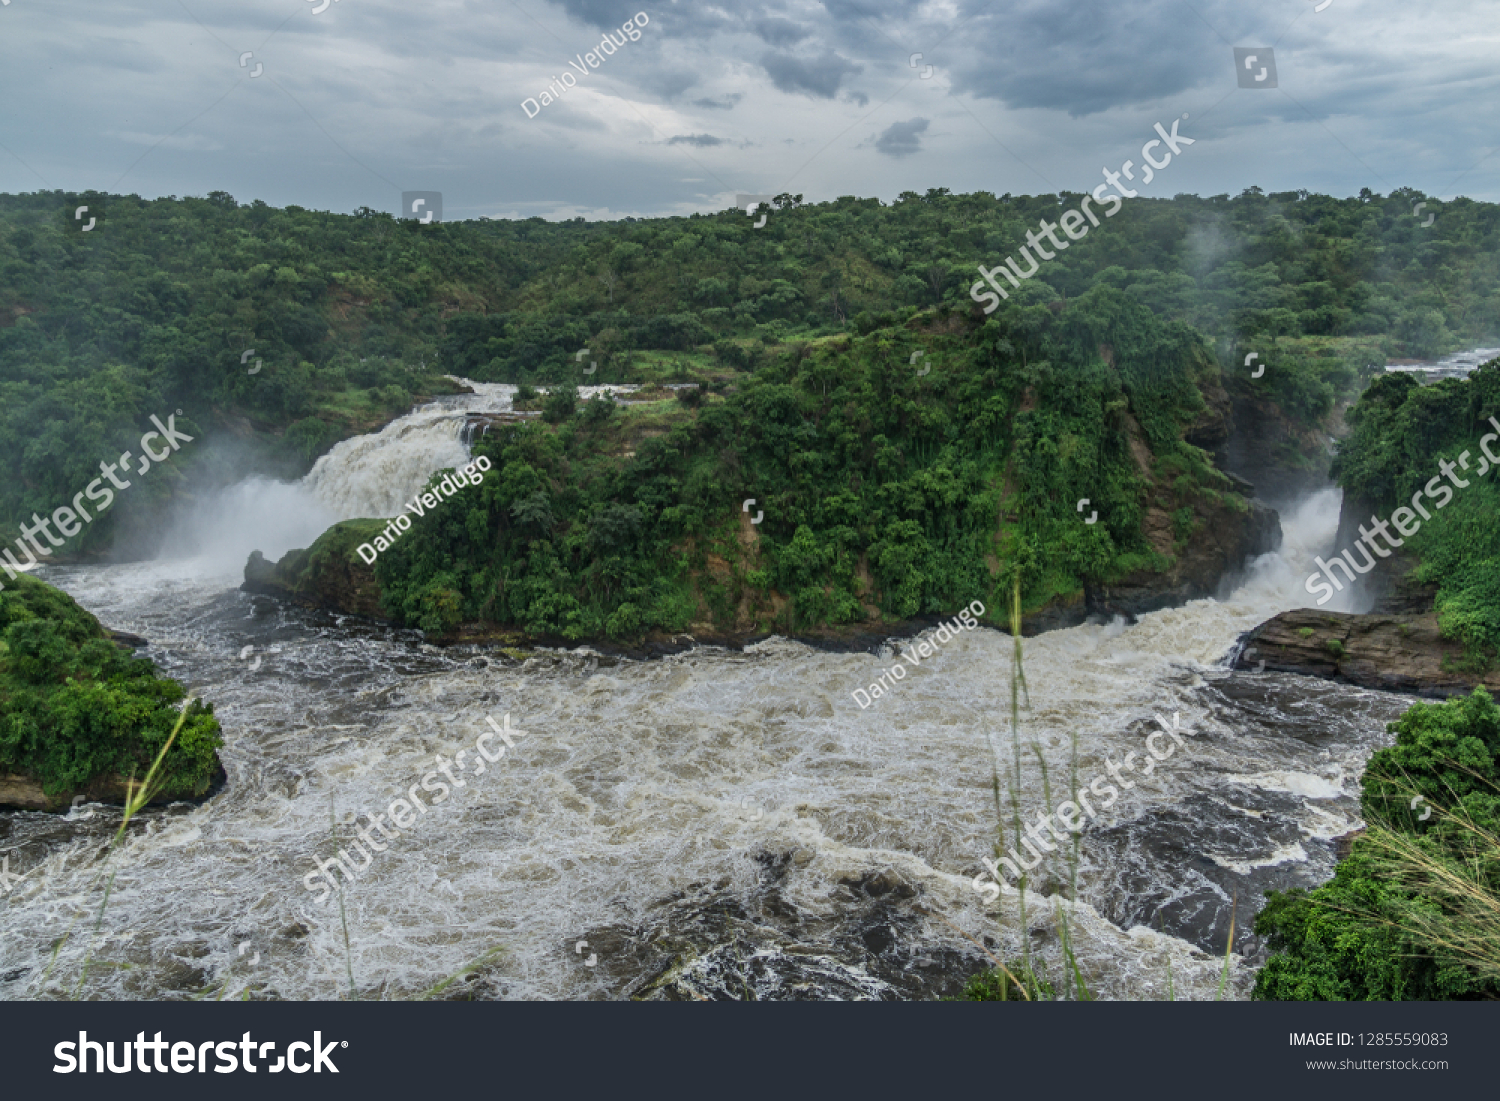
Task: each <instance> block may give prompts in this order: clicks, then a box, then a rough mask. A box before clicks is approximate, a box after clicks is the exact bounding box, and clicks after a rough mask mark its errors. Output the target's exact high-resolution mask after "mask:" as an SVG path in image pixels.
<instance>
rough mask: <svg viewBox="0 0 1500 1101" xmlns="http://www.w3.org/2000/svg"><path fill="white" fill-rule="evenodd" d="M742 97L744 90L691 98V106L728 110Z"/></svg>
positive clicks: (743, 96)
mask: <svg viewBox="0 0 1500 1101" xmlns="http://www.w3.org/2000/svg"><path fill="white" fill-rule="evenodd" d="M744 98H745V93H744V92H731V93H730V94H729V95H725V96H718V97H716V98H709V99H695V100H693V106H694V107H706V108H708V109H709V110H711V111H728V110H730V109H732V108H733V107H734V105H735V104H736V103H738V102H739V101H740V100H742V99H744Z"/></svg>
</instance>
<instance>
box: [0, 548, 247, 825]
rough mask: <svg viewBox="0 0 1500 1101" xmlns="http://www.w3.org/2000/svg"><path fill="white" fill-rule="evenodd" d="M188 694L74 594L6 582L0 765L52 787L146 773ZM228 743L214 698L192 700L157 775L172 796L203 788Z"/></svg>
mask: <svg viewBox="0 0 1500 1101" xmlns="http://www.w3.org/2000/svg"><path fill="white" fill-rule="evenodd" d="M185 695H186V693H185V692H184V691H183V689H182V686H181V685H179V684H178V683H177V682H176V681H172V680H167V679H165V678H161V677H158V676H157V675H156V666H155V665H154V664H153V663H152V662H150V661H149V660H147V659H145V658H136V657H132V656H131V655H130V654H129V653H127V652H125V651H123V650H122V649H121V648H120V647H119V646H117V645H116V644H115V643H114V642H113V641H111V640H110V637H109V634H108V632H106V631H105V630H104V628H103V627H101V626H100V625H99V621H98V620H96V619H95V618H94V617H93V616H91V615H89V613H88V612H86V611H84V610H83V609H82V608H80V607H78V605H77V604H75V603H74V602H73V599H72V598H71V597H69V596H67V595H65V594H63V593H61V592H58V591H57V590H56V589H53V588H50V587H49V586H47V585H44V584H42V583H41V582H40V581H35V580H33V579H32V578H29V577H24V576H23V577H20V578H18V579H17V580H16V581H13V582H10V583H8V584H7V585H6V588H5V591H4V592H0V772H9V773H14V774H19V775H23V776H29V777H31V778H33V779H36V780H38V781H40V782H41V784H42V787H43V790H44V791H45V792H46V793H47V794H48V795H49V796H50V795H56V794H58V793H59V792H63V791H67V790H69V789H73V788H81V787H83V786H85V785H86V784H88V783H89V781H91V780H93V779H95V778H96V777H99V776H102V775H110V774H114V775H118V776H120V777H122V778H125V779H129V778H131V777H134V778H135V779H137V780H140V779H142V778H144V776H145V775H146V773H147V771H148V770H149V769H150V767H151V764H152V762H153V761H154V760H156V757H157V755H158V753H160V751H161V749H162V747H163V746H164V745H166V744H167V740H168V738H169V737H170V736H171V734H172V730H173V727H174V725H176V724H177V722H178V720H179V719H182V718H183V710H184V709H183V706H182V700H183V697H184V696H185ZM222 744H223V739H222V738H220V736H219V723H218V720H217V719H215V718H214V715H213V705H212V704H207V705H205V704H203V703H202V702H201V701H198V700H194V701H192V702H191V703H190V704H188V705H187V708H186V718H185V721H184V722H183V725H182V729H181V730H180V731H179V732H178V734H177V739H176V741H175V742H174V743H173V745H172V747H171V750H170V751H169V752H168V753H167V755H166V757H165V758H164V759H163V761H162V763H161V766H160V768H159V769H158V771H157V775H156V776H155V777H154V778H153V783H155V782H156V781H159V782H160V783H161V785H162V787H161V791H162V794H163V795H164V796H166V797H169V798H170V797H188V796H196V795H202V794H203V793H204V792H205V791H207V790H208V786H209V784H210V783H211V782H212V780H213V776H214V772H215V770H216V769H217V767H218V756H217V754H216V753H215V750H216V749H217V748H218V747H219V746H220V745H222Z"/></svg>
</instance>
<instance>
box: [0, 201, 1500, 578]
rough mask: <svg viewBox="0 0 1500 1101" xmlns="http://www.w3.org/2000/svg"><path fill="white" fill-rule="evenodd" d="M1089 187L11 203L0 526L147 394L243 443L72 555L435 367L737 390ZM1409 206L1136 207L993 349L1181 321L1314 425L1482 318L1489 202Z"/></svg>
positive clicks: (385, 409) (1494, 315)
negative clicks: (581, 357) (601, 212)
mask: <svg viewBox="0 0 1500 1101" xmlns="http://www.w3.org/2000/svg"><path fill="white" fill-rule="evenodd" d="M1079 197H1080V196H1077V195H1073V194H1070V193H1063V194H1060V195H1039V196H1012V195H1003V196H999V197H996V196H993V195H989V194H983V193H979V194H971V195H952V194H949V193H948V192H947V191H946V189H942V188H937V189H933V190H930V191H929V192H928V193H927V194H925V195H917V194H916V193H913V192H907V193H905V194H903V195H902V196H901V197H900V198H899V199H898V200H897V201H895V202H894V203H891V204H883V203H881V202H880V201H879V200H877V199H860V198H856V197H853V196H846V197H842V198H839V199H836V200H833V201H831V202H824V203H803V202H802V201H801V197H800V196H794V195H782V196H778V197H777V199H776V200H775V201H774V202H773V204H772V205H773V207H774V209H773V210H771V211H770V212H769V215H768V217H767V221H766V224H765V226H764V227H762V228H760V229H755V228H754V222H753V221H752V220H751V219H749V218H747V217H746V216H745V214H744V212H743V211H738V210H735V211H726V212H722V213H718V214H711V215H694V216H692V217H686V218H681V217H679V218H660V219H649V220H635V219H629V218H627V219H624V220H622V221H616V222H608V223H602V222H593V223H589V222H584V221H583V220H581V219H576V220H574V221H571V222H556V223H554V222H546V221H543V220H541V219H531V220H527V221H477V222H476V221H469V222H458V223H438V224H432V225H425V226H424V225H419V224H417V223H415V222H411V221H397V220H395V219H393V218H391V217H390V216H389V215H387V214H383V213H378V212H375V211H372V210H369V209H368V208H362V209H361V210H359V211H357V212H355V213H354V214H353V215H343V214H334V213H328V212H318V211H310V210H306V209H302V208H299V207H295V206H291V207H287V208H285V209H276V208H272V207H269V206H267V205H266V204H264V203H261V202H258V201H257V202H252V203H248V204H240V203H238V202H236V201H235V200H234V198H233V197H231V196H230V195H228V194H225V193H223V192H214V193H211V194H210V195H208V196H207V197H206V198H181V199H179V198H175V197H169V198H164V199H157V200H151V201H148V200H143V199H141V198H139V197H138V196H120V195H103V194H99V193H95V192H89V193H83V194H65V193H62V192H36V193H31V194H24V195H7V196H0V387H3V391H0V392H3V397H4V401H3V404H0V409H3V413H0V416H3V421H0V457H3V461H4V462H5V464H6V467H7V469H8V470H10V471H11V472H12V477H11V478H10V479H8V480H7V481H6V482H5V484H4V485H3V486H0V520H4V521H5V522H6V523H7V524H10V525H13V524H15V523H16V522H18V521H19V520H22V519H24V518H26V517H29V516H30V515H31V513H32V512H34V511H35V512H46V511H50V510H51V509H53V508H55V507H57V505H58V504H59V503H62V502H65V501H67V500H69V499H71V498H72V496H73V495H74V494H75V493H77V492H78V491H79V490H80V489H82V488H83V486H84V485H86V484H87V483H88V482H89V481H90V480H91V479H93V478H94V477H97V474H98V464H99V462H100V461H101V460H105V459H109V458H112V457H113V456H116V455H118V454H120V452H121V451H122V450H124V449H127V448H130V447H131V446H132V445H133V443H134V441H136V440H137V439H138V438H139V436H140V434H141V432H142V431H144V430H145V429H146V427H147V425H146V421H147V418H148V417H149V416H150V415H152V414H165V413H167V412H169V411H171V410H173V409H177V408H180V409H182V410H183V412H182V414H181V416H180V417H179V424H181V425H183V426H185V431H187V432H188V433H190V434H193V435H195V436H197V435H199V433H203V434H204V435H205V436H207V437H209V438H211V439H214V440H232V441H234V442H235V443H236V444H237V445H238V446H239V448H240V450H239V451H238V452H236V454H235V457H234V458H233V459H232V460H231V459H230V458H228V457H226V453H225V451H224V450H223V449H216V448H209V447H196V446H195V447H194V448H191V449H189V450H186V451H184V452H183V453H182V454H180V455H178V456H177V457H176V459H175V460H174V462H173V463H172V464H171V466H170V468H169V469H168V470H166V471H164V472H163V477H161V478H159V479H152V480H151V481H150V482H148V483H145V484H143V485H142V486H141V488H140V489H139V490H136V491H132V493H131V495H130V496H129V498H127V499H122V501H121V502H120V503H119V504H118V505H117V507H116V508H114V509H111V510H110V512H108V513H106V514H105V515H103V516H102V517H100V521H99V522H96V523H94V524H92V525H90V526H88V527H87V528H86V529H85V530H84V531H83V532H82V533H81V534H80V535H79V536H78V537H77V538H76V541H75V542H74V543H73V544H70V546H69V547H68V548H66V551H65V552H64V553H85V554H90V553H101V552H104V551H107V550H108V549H109V547H110V546H111V545H112V543H113V542H114V541H115V539H116V536H117V534H118V532H117V529H118V528H119V527H120V525H121V523H122V522H123V523H127V524H128V523H129V521H130V518H131V516H132V515H136V516H145V515H147V514H148V513H149V512H150V511H151V510H152V509H153V508H156V507H158V506H160V505H161V504H162V503H163V502H165V501H167V500H170V499H172V498H173V497H174V496H177V495H180V494H182V493H184V492H189V491H190V490H191V488H192V487H193V486H195V485H209V486H211V485H222V484H224V483H226V482H228V481H230V480H231V479H235V478H238V477H242V476H243V475H244V474H245V473H246V472H247V469H248V470H256V471H261V472H264V473H268V474H273V475H276V476H280V477H295V476H298V475H300V474H301V473H303V472H304V471H305V470H306V469H307V468H308V467H309V466H310V464H311V463H312V461H313V460H314V459H315V458H316V457H317V456H318V455H319V454H321V453H322V452H323V451H325V450H326V449H327V448H328V447H330V446H332V444H333V443H335V442H337V441H338V440H339V439H343V438H346V437H348V436H350V435H354V434H357V433H360V432H365V431H369V430H370V429H371V428H373V427H375V426H377V425H379V424H380V423H383V422H384V421H385V420H388V419H389V418H390V417H392V416H394V415H396V414H398V413H400V412H403V411H405V410H406V409H407V408H409V407H410V405H411V403H412V402H413V401H414V400H416V399H417V398H418V397H420V396H421V395H425V394H431V393H435V392H439V391H440V390H442V389H443V388H444V385H445V384H444V382H443V380H442V378H441V375H442V374H446V373H455V374H460V375H465V376H467V377H472V378H474V379H477V380H480V381H509V382H533V383H561V382H567V381H575V382H576V381H582V380H583V378H584V376H583V375H582V374H581V370H582V365H581V364H580V363H579V361H578V360H577V358H576V355H577V353H578V352H579V351H580V350H581V349H582V348H584V347H587V348H588V349H589V350H590V353H591V355H590V357H589V358H590V360H591V361H592V362H597V363H598V369H597V373H596V374H594V375H593V376H591V377H590V378H589V381H592V382H602V381H626V380H629V381H643V380H649V379H650V378H652V377H660V378H675V379H679V380H683V381H687V380H693V379H697V380H700V381H709V380H711V379H717V380H719V381H721V382H722V381H725V380H731V382H732V380H737V379H744V378H747V377H748V376H750V375H753V374H756V373H757V372H758V371H760V370H761V369H762V368H769V369H770V370H771V371H772V372H773V373H774V372H775V371H776V370H778V369H780V368H778V367H777V364H780V363H783V362H785V361H786V360H787V359H788V358H789V357H790V356H794V355H795V356H801V354H802V349H804V348H806V347H808V346H810V345H812V344H814V343H815V342H817V341H820V340H824V339H826V338H830V337H835V336H844V337H851V338H852V337H868V336H870V335H871V334H873V333H876V332H877V331H883V332H886V333H888V336H887V338H886V339H888V340H897V339H899V337H898V336H897V335H895V334H897V333H899V332H901V331H904V330H905V328H906V327H907V326H908V324H909V323H910V322H911V321H912V320H913V319H914V318H928V317H931V316H936V317H938V318H940V319H941V318H945V317H948V316H951V315H959V316H965V317H967V316H969V315H970V314H971V313H972V312H974V311H975V306H974V303H973V302H972V301H970V299H969V287H970V285H971V284H972V283H973V281H974V278H975V271H976V268H977V266H978V265H979V264H980V263H985V264H993V263H995V262H997V261H998V260H999V259H1000V258H1001V257H1002V256H1004V255H1005V254H1006V253H1007V252H1009V251H1011V250H1013V249H1014V248H1015V246H1016V244H1017V243H1018V242H1019V241H1020V240H1022V235H1023V233H1024V231H1025V230H1026V229H1028V228H1030V227H1032V226H1034V225H1035V223H1036V222H1037V221H1038V220H1039V219H1040V218H1042V217H1045V216H1048V215H1052V216H1054V217H1055V215H1056V214H1057V212H1058V211H1059V210H1061V209H1062V208H1064V207H1065V206H1068V205H1071V204H1074V203H1075V202H1076V201H1077V200H1078V198H1079ZM1421 198H1424V197H1423V196H1421V195H1420V194H1419V193H1417V192H1415V191H1409V190H1405V189H1400V190H1397V191H1394V192H1392V193H1391V194H1390V195H1388V196H1379V195H1375V194H1372V193H1370V192H1368V191H1366V192H1361V194H1360V195H1359V196H1358V197H1353V198H1347V199H1336V198H1331V197H1328V196H1321V195H1310V194H1308V193H1307V192H1286V193H1277V194H1270V195H1267V194H1263V193H1262V192H1261V191H1260V190H1259V189H1257V188H1250V189H1248V190H1246V191H1245V192H1243V193H1242V194H1240V195H1239V196H1236V197H1230V196H1228V195H1219V196H1212V197H1208V198H1199V197H1196V196H1191V195H1179V196H1177V197H1175V198H1173V199H1160V200H1158V199H1145V198H1141V199H1135V200H1132V201H1131V202H1129V203H1127V204H1126V205H1125V207H1124V208H1123V209H1122V211H1121V212H1120V214H1119V215H1118V216H1117V217H1115V218H1113V219H1110V220H1108V221H1106V222H1105V223H1104V224H1103V225H1102V226H1101V227H1100V229H1098V230H1097V231H1095V232H1093V233H1091V234H1090V235H1089V236H1088V237H1087V238H1086V239H1085V240H1083V241H1081V242H1078V243H1077V244H1075V246H1074V247H1073V248H1071V249H1069V250H1068V251H1067V252H1066V253H1063V254H1061V255H1059V256H1058V258H1057V259H1056V260H1053V261H1050V262H1048V263H1047V264H1045V265H1044V267H1043V269H1042V271H1041V272H1040V274H1039V275H1038V277H1037V278H1036V279H1033V280H1031V281H1030V282H1029V283H1028V284H1027V291H1026V294H1024V295H1017V296H1015V297H1013V298H1012V300H1011V301H1010V302H1009V303H1007V304H1006V307H1005V309H1004V310H1002V311H1001V312H1000V313H999V314H998V315H997V316H996V317H995V318H993V319H992V320H994V321H995V322H996V324H997V326H998V327H999V328H1000V330H1001V331H1003V332H1004V333H1007V334H1012V335H1009V336H1004V337H995V336H991V337H986V338H984V340H988V341H990V342H991V344H992V345H993V341H994V340H998V339H1005V340H1008V341H1009V342H1010V344H1011V345H1012V346H1013V347H1015V348H1016V349H1018V350H1017V353H1016V354H1017V356H1018V357H1021V358H1024V359H1025V362H1026V363H1027V364H1032V363H1033V362H1034V360H1033V359H1032V358H1031V355H1030V353H1029V352H1025V351H1022V350H1021V349H1022V347H1023V345H1026V346H1029V347H1033V348H1036V347H1040V346H1041V345H1042V344H1043V343H1045V342H1046V340H1047V339H1051V338H1050V337H1044V336H1043V334H1042V333H1041V329H1042V328H1043V327H1045V326H1044V319H1043V318H1042V317H1041V313H1042V311H1048V312H1050V313H1051V314H1052V315H1053V316H1054V317H1055V319H1056V321H1057V323H1058V325H1059V326H1061V327H1062V328H1069V329H1072V330H1073V331H1075V333H1076V332H1082V331H1084V330H1085V329H1090V328H1091V327H1092V328H1097V327H1098V319H1097V317H1090V318H1086V319H1083V320H1080V321H1079V322H1077V323H1074V322H1073V321H1072V315H1073V312H1074V310H1075V308H1076V309H1078V310H1079V311H1081V312H1082V313H1084V314H1097V312H1098V308H1099V304H1100V303H1102V302H1105V301H1106V300H1108V301H1112V302H1119V303H1123V302H1129V303H1131V304H1132V305H1138V306H1139V307H1142V308H1143V310H1144V311H1145V312H1146V313H1149V315H1150V316H1151V318H1152V319H1153V320H1152V321H1151V322H1150V324H1152V325H1159V326H1162V327H1163V329H1162V331H1163V332H1166V331H1167V330H1168V328H1169V327H1171V326H1177V327H1178V328H1176V329H1172V330H1171V331H1173V332H1176V333H1186V332H1191V333H1193V334H1196V335H1195V339H1196V340H1197V341H1198V342H1199V343H1200V345H1201V348H1202V349H1203V353H1204V354H1206V356H1207V359H1208V362H1210V363H1212V364H1213V365H1214V366H1215V368H1216V369H1217V370H1221V371H1226V372H1228V374H1227V375H1226V377H1227V378H1229V379H1230V380H1231V381H1232V382H1233V383H1234V384H1236V385H1239V384H1244V383H1246V381H1247V380H1245V379H1244V378H1242V377H1241V374H1242V373H1243V372H1240V373H1236V367H1237V365H1238V364H1239V363H1240V361H1241V359H1242V358H1243V355H1244V353H1245V351H1246V350H1248V349H1250V348H1251V347H1253V348H1254V349H1255V350H1256V351H1258V352H1259V353H1260V360H1259V362H1260V363H1262V364H1265V365H1267V371H1266V374H1265V376H1264V377H1263V378H1262V379H1260V380H1259V385H1261V386H1263V387H1264V388H1265V390H1266V392H1267V393H1268V394H1269V395H1270V396H1272V397H1273V398H1274V400H1276V401H1277V402H1278V403H1279V404H1280V405H1281V406H1282V408H1284V409H1285V410H1286V411H1287V413H1288V414H1289V415H1290V416H1293V417H1298V418H1302V419H1304V420H1306V421H1308V422H1309V423H1313V422H1316V421H1318V420H1319V419H1320V418H1322V417H1324V416H1326V415H1327V414H1328V412H1329V411H1330V410H1331V409H1332V408H1333V406H1334V403H1335V402H1336V401H1337V400H1338V399H1339V398H1340V397H1341V396H1344V395H1347V394H1349V393H1351V392H1353V390H1354V389H1355V388H1357V386H1358V385H1359V380H1360V373H1361V371H1363V370H1365V369H1366V368H1367V365H1368V364H1370V363H1372V362H1379V361H1380V357H1381V356H1382V355H1397V356H1401V355H1405V356H1417V357H1419V356H1432V355H1436V354H1438V353H1441V352H1443V351H1446V350H1449V349H1451V348H1454V347H1457V346H1460V345H1463V344H1467V343H1472V342H1475V341H1477V340H1479V339H1482V338H1484V337H1486V336H1490V335H1492V334H1494V333H1495V332H1496V331H1497V330H1500V272H1497V263H1500V261H1497V256H1500V249H1497V247H1496V246H1497V237H1496V230H1497V225H1500V207H1496V206H1495V205H1494V204H1487V203H1479V202H1472V201H1469V200H1464V199H1458V200H1454V201H1452V202H1449V203H1445V204H1442V206H1441V211H1440V214H1439V216H1438V217H1437V218H1436V220H1435V221H1434V223H1433V224H1432V225H1431V226H1425V227H1424V226H1423V225H1422V224H1421V223H1420V222H1419V221H1418V220H1417V219H1416V218H1415V217H1413V216H1412V207H1413V204H1414V202H1415V201H1417V200H1418V199H1421ZM84 203H87V204H88V205H89V207H90V211H91V216H92V215H97V216H98V223H97V225H96V226H95V227H94V229H93V230H92V231H90V232H89V233H86V234H85V233H83V232H81V231H80V227H79V223H78V222H77V221H76V220H75V219H74V217H73V213H74V211H75V209H76V207H77V205H80V204H84ZM1111 292H1112V293H1113V294H1114V295H1115V297H1114V298H1113V299H1109V298H1108V294H1109V293H1111ZM1075 304H1077V305H1076V306H1075ZM1110 308H1111V309H1113V308H1115V307H1114V306H1111V307H1110ZM1120 308H1121V309H1123V308H1124V307H1123V306H1121V307H1120ZM918 324H919V325H928V327H931V325H930V323H929V322H927V321H923V320H919V321H918ZM1132 324H1135V323H1132ZM1140 324H1141V325H1144V324H1146V323H1145V322H1141V323H1140ZM1174 339H1175V338H1174ZM1028 342H1029V345H1028ZM1075 343H1076V342H1075ZM252 350H253V355H251V354H249V353H251V351H252ZM1075 352H1076V354H1077V355H1078V356H1080V357H1082V359H1083V360H1086V359H1088V358H1089V353H1088V350H1087V349H1083V350H1082V351H1079V350H1077V349H1076V348H1075ZM820 354H826V355H832V354H834V353H831V352H823V353H820ZM998 354H1001V355H1004V354H1008V353H1004V351H1003V349H1001V350H1000V352H999V353H998ZM1198 354H1199V353H1194V355H1195V356H1197V355H1198ZM1050 362H1053V361H1052V360H1049V363H1050ZM1057 362H1058V363H1060V362H1061V361H1057ZM1100 362H1102V361H1100ZM254 364H260V367H259V369H257V370H255V372H254V373H251V365H254ZM975 366H976V368H977V366H978V365H977V364H975ZM1079 366H1080V368H1084V369H1085V372H1086V368H1085V367H1084V364H1083V363H1082V361H1081V360H1080V363H1079ZM1175 369H1176V368H1175V367H1173V368H1171V369H1169V370H1168V372H1167V373H1169V374H1170V373H1171V370H1175ZM854 370H855V368H854V366H853V365H851V372H854ZM953 384H954V385H960V382H959V380H954V383H953ZM720 415H721V416H722V415H723V414H720ZM761 492H762V493H765V492H769V491H767V490H761ZM622 507H623V506H622ZM791 518H792V517H790V516H788V515H783V516H782V517H781V518H780V521H779V522H783V523H785V522H787V521H789V520H790V519H791ZM140 522H144V521H138V523H140Z"/></svg>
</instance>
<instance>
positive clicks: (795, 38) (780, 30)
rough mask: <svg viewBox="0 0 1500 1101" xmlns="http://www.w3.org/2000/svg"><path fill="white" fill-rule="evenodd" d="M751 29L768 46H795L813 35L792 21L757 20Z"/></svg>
mask: <svg viewBox="0 0 1500 1101" xmlns="http://www.w3.org/2000/svg"><path fill="white" fill-rule="evenodd" d="M751 28H752V29H753V30H754V31H755V33H756V34H758V35H759V36H760V38H761V41H763V42H764V43H765V44H766V45H767V46H795V45H796V44H797V43H798V42H801V41H802V40H803V39H804V38H806V37H808V35H810V34H812V33H813V32H812V30H811V28H808V27H802V26H798V25H797V24H796V23H793V22H792V21H791V20H790V19H774V18H772V19H757V20H756V21H755V22H754V23H753V24H752V25H751Z"/></svg>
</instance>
